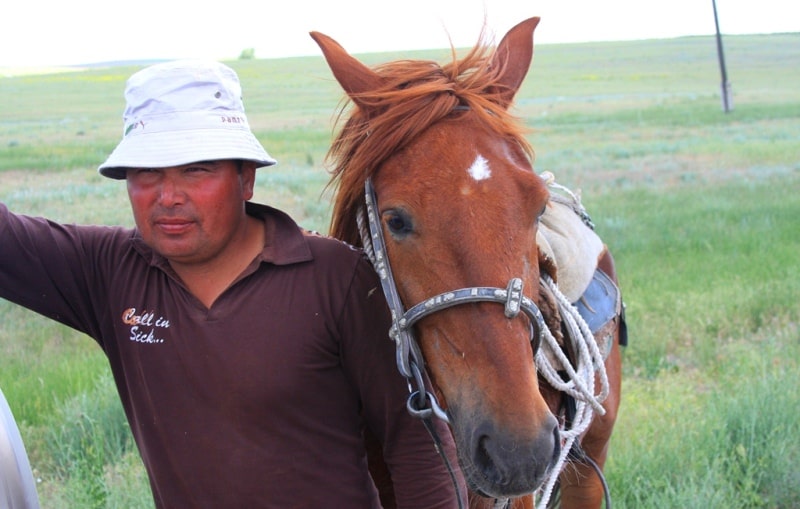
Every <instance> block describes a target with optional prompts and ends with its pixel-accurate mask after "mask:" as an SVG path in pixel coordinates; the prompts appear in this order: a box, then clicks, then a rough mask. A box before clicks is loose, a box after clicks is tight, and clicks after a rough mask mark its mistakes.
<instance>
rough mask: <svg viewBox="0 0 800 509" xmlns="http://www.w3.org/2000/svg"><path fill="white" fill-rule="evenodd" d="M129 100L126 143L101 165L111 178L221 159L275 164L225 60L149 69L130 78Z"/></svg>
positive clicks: (265, 164) (180, 63)
mask: <svg viewBox="0 0 800 509" xmlns="http://www.w3.org/2000/svg"><path fill="white" fill-rule="evenodd" d="M125 100H126V107H125V113H124V114H123V122H124V131H123V135H122V141H120V143H119V144H118V145H117V147H116V148H115V149H114V151H113V152H112V153H111V155H110V156H108V159H106V161H105V162H104V163H103V164H102V165H100V167H99V168H98V171H99V172H100V174H102V175H104V176H106V177H109V178H113V179H124V178H125V171H126V169H128V168H166V167H170V166H179V165H182V164H188V163H193V162H198V161H214V160H220V159H244V160H248V161H254V162H256V163H257V165H258V166H271V165H273V164H275V162H276V161H275V159H273V158H272V157H271V156H270V155H269V154H268V153H267V151H266V150H265V149H264V147H263V146H262V145H261V143H260V142H259V141H258V140H257V139H256V137H255V136H254V135H253V133H252V132H251V131H250V124H249V123H248V122H247V117H246V116H245V112H244V103H243V102H242V87H241V84H240V83H239V77H238V76H237V75H236V72H235V71H234V70H233V69H231V68H230V67H228V66H226V65H225V64H222V63H220V62H214V61H205V60H178V61H173V62H164V63H160V64H156V65H152V66H150V67H146V68H144V69H142V70H141V71H139V72H137V73H135V74H133V75H132V76H131V77H130V78H129V79H128V82H127V85H126V87H125Z"/></svg>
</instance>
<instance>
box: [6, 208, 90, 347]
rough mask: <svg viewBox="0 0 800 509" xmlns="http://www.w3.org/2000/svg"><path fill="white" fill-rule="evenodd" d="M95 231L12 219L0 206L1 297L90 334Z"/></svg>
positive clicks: (36, 219) (33, 218) (13, 215)
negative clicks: (92, 243) (90, 240)
mask: <svg viewBox="0 0 800 509" xmlns="http://www.w3.org/2000/svg"><path fill="white" fill-rule="evenodd" d="M100 229H101V228H100V227H80V226H74V225H61V224H58V223H55V222H53V221H49V220H46V219H43V218H36V217H28V216H22V215H15V214H12V213H11V212H9V210H8V209H7V208H6V206H5V205H3V204H2V203H0V297H3V298H5V299H8V300H10V301H11V302H14V303H16V304H19V305H21V306H23V307H26V308H28V309H31V310H33V311H35V312H37V313H39V314H42V315H44V316H46V317H48V318H51V319H53V320H56V321H59V322H61V323H63V324H65V325H68V326H70V327H72V328H74V329H77V330H80V331H81V332H89V333H91V332H95V329H96V327H95V326H94V324H95V318H96V312H95V311H94V307H93V305H92V302H91V294H92V291H91V290H90V286H91V281H92V280H93V277H94V276H93V275H94V274H95V273H96V272H97V271H98V267H96V266H95V264H96V263H97V257H96V256H95V253H90V252H88V251H87V245H88V244H90V243H91V242H89V239H91V238H93V232H94V231H99V230H100Z"/></svg>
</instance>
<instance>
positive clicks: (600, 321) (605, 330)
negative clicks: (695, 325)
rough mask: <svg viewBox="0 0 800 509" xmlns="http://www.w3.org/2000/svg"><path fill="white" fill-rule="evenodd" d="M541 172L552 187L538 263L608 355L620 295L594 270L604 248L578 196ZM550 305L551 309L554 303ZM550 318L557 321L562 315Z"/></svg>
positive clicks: (541, 230)
mask: <svg viewBox="0 0 800 509" xmlns="http://www.w3.org/2000/svg"><path fill="white" fill-rule="evenodd" d="M540 176H541V177H542V178H543V179H544V180H545V183H546V184H547V185H548V187H549V188H550V191H551V193H550V201H549V202H548V203H547V207H546V208H545V212H544V214H543V215H542V216H541V218H540V222H539V231H538V233H537V237H536V243H537V245H538V248H539V256H540V267H541V269H542V271H543V272H545V273H546V274H547V275H549V276H550V278H551V279H552V280H553V281H554V282H555V283H556V285H557V287H558V290H559V291H560V292H561V293H562V294H563V296H564V297H565V298H566V299H567V300H568V301H569V302H570V303H572V305H573V306H574V307H575V308H576V309H577V310H578V313H579V314H580V316H581V317H582V318H583V319H584V321H586V324H587V325H588V326H589V329H590V330H591V332H592V334H593V335H594V336H595V339H596V340H597V342H598V347H599V348H600V351H601V352H604V353H605V355H606V356H607V355H608V352H610V351H611V346H612V344H611V341H610V336H611V334H612V333H613V331H614V327H615V324H614V322H613V320H614V318H615V317H616V316H618V315H619V314H620V312H621V308H622V299H621V297H620V292H619V288H618V287H617V285H616V284H615V283H614V282H613V281H612V280H611V278H609V277H608V275H607V274H605V273H604V272H603V271H602V270H600V269H599V268H598V260H599V259H600V257H601V256H602V255H603V254H604V253H605V251H606V246H605V244H604V243H603V241H602V240H601V239H600V237H599V236H598V235H597V233H595V231H594V224H593V223H592V221H591V218H590V217H589V215H588V214H587V213H586V210H585V209H584V208H583V205H582V204H581V201H580V196H579V195H578V194H576V193H573V192H572V191H570V190H569V189H567V188H566V187H564V186H561V185H560V184H557V183H556V182H555V177H554V176H553V174H552V173H549V172H545V173H543V174H541V175H540ZM548 291H549V290H548ZM554 300H557V299H554ZM553 308H554V309H553V312H554V313H555V312H556V309H557V307H556V306H553ZM543 312H544V310H543ZM552 321H557V322H560V318H558V319H557V320H551V322H552Z"/></svg>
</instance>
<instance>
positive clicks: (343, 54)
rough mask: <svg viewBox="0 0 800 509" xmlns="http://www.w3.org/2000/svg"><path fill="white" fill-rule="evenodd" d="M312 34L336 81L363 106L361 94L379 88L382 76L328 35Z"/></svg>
mask: <svg viewBox="0 0 800 509" xmlns="http://www.w3.org/2000/svg"><path fill="white" fill-rule="evenodd" d="M310 35H311V38H312V39H314V41H316V43H317V44H318V45H319V47H320V48H321V49H322V54H323V55H324V56H325V60H326V61H327V62H328V66H329V67H330V68H331V71H333V76H334V77H335V78H336V81H338V82H339V84H340V85H341V86H342V88H343V89H344V91H345V92H346V93H347V95H348V96H350V98H351V99H352V100H353V101H354V102H355V103H356V104H359V106H363V105H362V104H360V103H359V99H358V96H359V94H363V93H364V92H369V91H371V90H375V89H376V88H378V87H379V86H380V85H381V77H380V76H379V75H378V74H377V73H375V72H373V71H372V70H371V69H370V68H369V67H367V66H366V65H364V64H362V63H361V62H360V61H358V60H357V59H356V58H354V57H353V56H351V55H350V54H349V53H347V51H346V50H345V49H344V48H343V47H342V46H341V45H340V44H339V43H338V42H336V41H335V40H333V39H331V38H330V37H328V36H327V35H325V34H322V33H320V32H310Z"/></svg>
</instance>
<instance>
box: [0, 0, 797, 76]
mask: <svg viewBox="0 0 800 509" xmlns="http://www.w3.org/2000/svg"><path fill="white" fill-rule="evenodd" d="M9 4H11V5H9ZM717 10H718V14H719V21H720V29H721V31H722V32H723V34H742V33H773V32H800V2H798V1H797V0H757V1H753V0H748V1H745V0H717ZM484 14H485V15H486V20H487V21H488V25H489V27H490V29H491V31H492V33H494V34H495V35H496V40H499V38H500V37H501V36H502V35H503V34H504V33H505V31H506V30H508V29H509V28H510V27H511V26H513V25H514V24H516V23H518V22H519V21H522V20H523V19H526V18H528V17H531V16H541V18H542V21H541V23H540V24H539V27H538V28H537V29H536V35H535V40H536V42H537V43H539V44H541V43H556V42H582V41H603V40H630V39H649V38H670V37H678V36H682V35H709V34H713V33H714V31H715V29H714V14H713V8H712V0H660V1H655V0H394V1H391V2H389V1H383V0H266V1H264V0H260V1H256V0H221V1H220V2H199V1H196V0H195V1H193V2H187V1H184V0H136V1H128V2H118V1H117V0H9V2H6V3H5V5H4V7H3V9H2V15H1V17H0V68H2V67H19V66H29V67H36V66H47V65H74V64H84V63H93V62H105V61H113V60H135V59H171V58H214V59H235V58H237V57H238V56H239V54H240V53H241V52H242V50H244V49H247V48H253V49H254V50H255V56H256V57H257V58H272V57H283V56H295V55H318V54H320V53H319V49H318V48H317V46H316V45H315V44H314V43H313V41H312V40H311V38H310V37H309V36H308V32H309V31H311V30H318V31H320V32H323V33H326V34H328V35H330V36H331V37H333V38H334V39H337V40H338V41H339V42H340V43H341V44H342V45H343V46H344V47H345V48H346V49H347V50H348V51H350V52H352V53H362V52H372V51H386V50H403V49H409V50H411V49H427V48H444V47H448V46H449V40H448V34H449V35H450V37H451V38H452V40H453V43H454V44H455V46H456V47H466V46H471V45H472V44H473V43H475V42H476V39H477V35H478V32H479V30H480V26H481V24H482V23H483V20H484ZM798 59H799V60H800V56H798Z"/></svg>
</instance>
